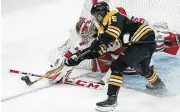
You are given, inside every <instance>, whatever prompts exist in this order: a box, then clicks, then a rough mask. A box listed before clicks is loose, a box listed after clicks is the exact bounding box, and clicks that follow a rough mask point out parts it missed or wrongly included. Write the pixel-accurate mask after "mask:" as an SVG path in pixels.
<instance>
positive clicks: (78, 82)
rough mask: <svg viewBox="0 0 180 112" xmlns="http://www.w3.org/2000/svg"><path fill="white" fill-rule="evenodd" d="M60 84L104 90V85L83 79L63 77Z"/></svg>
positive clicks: (36, 75)
mask: <svg viewBox="0 0 180 112" xmlns="http://www.w3.org/2000/svg"><path fill="white" fill-rule="evenodd" d="M9 72H10V73H14V74H22V75H26V76H27V75H29V76H35V77H43V75H38V74H33V73H28V72H22V71H18V70H12V69H10V71H9ZM90 73H92V72H88V73H85V74H82V75H88V74H90ZM67 74H69V72H67ZM45 78H48V79H50V78H49V77H45ZM59 83H63V84H70V85H75V86H82V87H87V88H93V89H102V88H103V87H104V85H101V84H98V83H97V82H93V81H85V80H81V79H76V78H68V77H62V78H61V79H60V81H59Z"/></svg>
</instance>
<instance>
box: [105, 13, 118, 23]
mask: <svg viewBox="0 0 180 112" xmlns="http://www.w3.org/2000/svg"><path fill="white" fill-rule="evenodd" d="M116 13H118V11H117V10H112V11H110V12H109V13H108V14H107V15H106V16H105V17H104V19H103V25H104V26H105V25H107V23H108V21H109V19H110V17H111V16H112V15H114V14H116Z"/></svg>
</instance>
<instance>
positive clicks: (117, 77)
mask: <svg viewBox="0 0 180 112" xmlns="http://www.w3.org/2000/svg"><path fill="white" fill-rule="evenodd" d="M110 78H113V79H118V80H123V77H121V76H116V75H110Z"/></svg>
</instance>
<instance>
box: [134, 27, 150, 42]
mask: <svg viewBox="0 0 180 112" xmlns="http://www.w3.org/2000/svg"><path fill="white" fill-rule="evenodd" d="M149 31H152V29H151V28H148V29H146V30H145V31H144V32H143V33H141V35H140V36H139V37H137V38H136V41H139V40H140V39H141V38H142V37H143V36H144V35H145V34H146V33H148V32H149Z"/></svg>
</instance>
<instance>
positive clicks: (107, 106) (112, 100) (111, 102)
mask: <svg viewBox="0 0 180 112" xmlns="http://www.w3.org/2000/svg"><path fill="white" fill-rule="evenodd" d="M96 106H97V107H96V110H97V111H99V112H115V111H116V107H117V96H108V98H107V99H106V100H105V101H102V102H98V103H96Z"/></svg>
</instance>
